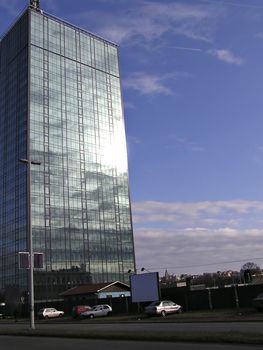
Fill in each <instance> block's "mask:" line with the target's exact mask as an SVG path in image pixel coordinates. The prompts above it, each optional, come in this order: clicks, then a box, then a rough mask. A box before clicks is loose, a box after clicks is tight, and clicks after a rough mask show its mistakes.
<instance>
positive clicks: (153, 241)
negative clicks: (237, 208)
mask: <svg viewBox="0 0 263 350" xmlns="http://www.w3.org/2000/svg"><path fill="white" fill-rule="evenodd" d="M134 235H135V248H136V250H135V251H136V261H137V266H138V267H141V266H143V267H145V268H147V269H149V270H151V271H153V270H157V271H159V272H160V273H161V274H163V273H164V270H165V269H166V268H168V270H169V272H172V273H176V274H181V273H190V274H196V273H203V272H208V271H210V272H213V271H218V270H221V271H223V270H227V269H233V270H240V267H241V266H242V265H243V263H245V262H247V261H248V260H252V261H253V258H255V259H256V260H258V258H259V257H261V258H262V262H261V266H262V267H263V254H262V249H263V242H262V236H263V229H246V230H240V229H239V230H235V229H232V228H229V227H226V228H220V229H212V230H207V229H205V228H204V229H202V228H196V229H195V228H188V229H181V230H170V229H165V228H163V229H156V228H135V230H134ZM156 257H158V258H156ZM235 261H237V262H235ZM259 265H260V262H259Z"/></svg>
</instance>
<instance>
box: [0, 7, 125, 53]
mask: <svg viewBox="0 0 263 350" xmlns="http://www.w3.org/2000/svg"><path fill="white" fill-rule="evenodd" d="M28 10H29V11H34V12H37V13H39V14H42V15H46V16H47V17H50V18H53V19H54V20H56V21H58V22H61V23H64V24H66V25H68V26H70V27H72V28H74V29H78V30H80V31H82V32H84V33H86V34H89V35H91V36H93V37H94V38H97V39H100V40H102V41H104V42H106V43H109V44H111V45H114V46H116V47H119V45H118V44H116V43H114V42H113V41H110V40H108V39H105V38H102V37H101V36H99V35H97V34H94V33H92V32H90V31H88V30H86V29H84V28H82V27H78V26H77V25H75V24H72V23H70V22H67V21H65V20H64V19H61V18H59V17H56V16H54V15H51V14H50V13H48V12H45V11H43V10H38V11H37V10H35V9H33V8H32V7H31V6H30V5H29V6H28V5H27V6H26V7H24V8H23V10H22V11H21V12H20V13H19V14H18V16H17V17H16V18H15V19H14V20H13V21H12V22H11V24H10V25H9V27H8V29H7V30H6V31H5V32H4V33H3V35H2V36H0V42H1V41H2V40H3V39H4V38H5V36H6V35H7V34H8V33H9V32H10V30H11V29H12V27H13V26H14V24H15V23H16V22H18V21H19V19H20V18H21V17H22V16H23V15H24V13H25V12H26V11H28Z"/></svg>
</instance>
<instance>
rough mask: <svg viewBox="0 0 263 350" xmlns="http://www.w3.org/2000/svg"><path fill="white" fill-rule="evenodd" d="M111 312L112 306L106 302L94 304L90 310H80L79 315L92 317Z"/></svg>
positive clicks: (106, 314)
mask: <svg viewBox="0 0 263 350" xmlns="http://www.w3.org/2000/svg"><path fill="white" fill-rule="evenodd" d="M111 312H112V308H111V306H110V305H107V304H102V305H95V306H93V307H92V309H91V310H88V311H85V312H82V313H81V315H80V317H81V318H94V317H100V316H108V315H109V314H110V313H111Z"/></svg>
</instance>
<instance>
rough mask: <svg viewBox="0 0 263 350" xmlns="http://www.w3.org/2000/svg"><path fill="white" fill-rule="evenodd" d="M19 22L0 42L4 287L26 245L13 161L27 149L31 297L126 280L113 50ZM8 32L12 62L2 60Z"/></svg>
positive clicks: (22, 178) (129, 261)
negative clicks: (37, 261)
mask: <svg viewBox="0 0 263 350" xmlns="http://www.w3.org/2000/svg"><path fill="white" fill-rule="evenodd" d="M20 22H21V23H19V22H17V23H16V24H15V26H14V27H13V28H12V30H11V31H9V32H8V34H7V35H6V36H5V37H4V38H3V39H2V41H1V71H0V72H1V73H0V74H1V75H0V83H1V91H3V90H5V91H6V93H1V104H0V108H1V116H0V118H1V119H0V121H1V126H2V127H1V131H0V165H1V167H0V169H1V170H0V186H1V192H2V191H3V198H2V199H1V202H0V209H1V212H0V220H1V221H0V225H1V226H0V227H1V237H0V244H1V247H0V248H1V252H0V254H1V259H2V261H3V262H4V265H2V266H1V267H0V268H1V269H2V270H3V271H2V272H1V284H2V288H3V287H4V286H5V285H6V281H7V280H9V279H10V283H11V284H18V285H22V284H21V281H20V279H22V280H23V281H26V276H25V272H24V271H23V270H18V261H17V252H18V251H23V250H25V249H26V247H27V235H26V232H27V229H26V217H27V214H28V213H26V209H25V208H26V193H27V189H26V176H27V173H26V172H27V166H25V165H24V164H19V163H18V159H19V158H26V150H27V144H28V145H30V154H31V159H32V160H37V161H40V162H41V164H40V165H32V166H31V176H32V180H31V193H32V196H31V200H32V207H31V212H32V233H33V249H34V251H35V252H42V253H44V269H41V270H40V269H39V270H35V272H34V275H35V296H36V299H45V300H48V299H54V298H56V297H58V295H59V293H60V292H62V291H64V290H66V289H68V288H70V287H72V286H75V285H79V284H85V283H90V282H92V283H98V282H111V281H115V280H120V281H124V282H128V276H127V271H128V270H129V269H134V265H135V262H134V244H133V233H132V221H131V211H130V199H129V184H128V165H127V150H126V140H125V127H124V117H123V109H122V98H121V87H120V77H119V63H118V48H117V47H116V46H115V45H114V44H112V43H109V42H107V41H105V40H103V39H101V38H98V37H96V36H94V35H91V34H89V33H87V32H85V31H83V30H81V29H79V28H76V27H73V26H71V25H69V24H67V23H65V22H63V21H61V20H58V19H56V18H53V17H51V16H47V15H45V14H42V13H40V12H37V11H35V10H31V9H29V10H27V12H26V13H25V14H24V15H23V16H22V17H21V19H20ZM21 26H24V28H22V29H21V30H20V34H18V33H17V32H16V33H14V34H12V32H13V31H14V32H15V31H17V30H16V29H15V28H17V27H19V28H21ZM27 27H28V28H27ZM12 35H13V41H14V43H16V42H17V44H14V45H18V46H19V47H17V48H14V56H15V58H14V59H12V58H11V57H10V58H9V57H7V58H6V56H8V55H9V53H8V50H10V47H11V45H10V44H11V42H12ZM19 35H20V37H19ZM23 35H24V36H25V38H21V36H23ZM23 40H24V45H22V41H23ZM18 42H19V44H18ZM5 46H6V47H5ZM20 46H23V48H22V47H20ZM7 47H8V48H7ZM8 60H10V61H8ZM5 61H7V63H5ZM11 61H12V62H11ZM7 88H8V89H9V90H10V92H8V91H9V90H8V89H7ZM9 104H10V107H9ZM12 109H14V110H15V111H14V110H12ZM27 127H28V128H29V130H30V132H27V131H29V130H27ZM27 135H29V139H28V138H27ZM2 164H3V166H2ZM7 265H8V267H7ZM4 266H5V267H6V268H4ZM24 284H25V283H24Z"/></svg>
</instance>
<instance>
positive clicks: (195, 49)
mask: <svg viewBox="0 0 263 350" xmlns="http://www.w3.org/2000/svg"><path fill="white" fill-rule="evenodd" d="M168 48H170V49H176V50H187V51H199V52H200V51H203V50H202V49H198V48H195V47H184V46H168Z"/></svg>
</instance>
